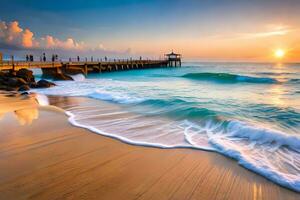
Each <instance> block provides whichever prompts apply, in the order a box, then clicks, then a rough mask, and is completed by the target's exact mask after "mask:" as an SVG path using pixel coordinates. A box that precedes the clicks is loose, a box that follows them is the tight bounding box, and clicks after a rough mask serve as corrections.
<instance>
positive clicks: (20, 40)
mask: <svg viewBox="0 0 300 200" xmlns="http://www.w3.org/2000/svg"><path fill="white" fill-rule="evenodd" d="M0 47H2V48H4V47H5V48H11V49H14V50H18V49H45V50H47V49H62V50H83V49H84V47H85V45H84V43H83V42H80V43H79V42H76V41H75V40H74V39H73V38H67V39H66V40H60V39H58V38H55V37H53V36H51V35H47V36H45V37H42V38H35V37H34V33H33V32H32V31H30V29H28V28H26V29H25V30H24V29H22V28H21V27H20V26H19V22H18V21H13V22H10V23H6V22H4V21H0Z"/></svg>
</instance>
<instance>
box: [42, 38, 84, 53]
mask: <svg viewBox="0 0 300 200" xmlns="http://www.w3.org/2000/svg"><path fill="white" fill-rule="evenodd" d="M41 40H42V43H43V44H44V45H43V46H44V47H45V48H46V49H65V50H83V49H84V47H85V45H84V43H83V42H81V43H78V42H76V41H75V40H74V39H73V38H67V39H66V40H65V41H62V40H59V39H57V38H54V37H53V36H50V35H47V36H46V37H44V38H41Z"/></svg>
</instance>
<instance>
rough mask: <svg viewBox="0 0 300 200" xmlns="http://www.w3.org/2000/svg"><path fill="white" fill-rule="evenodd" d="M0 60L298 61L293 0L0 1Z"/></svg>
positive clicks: (298, 23)
mask: <svg viewBox="0 0 300 200" xmlns="http://www.w3.org/2000/svg"><path fill="white" fill-rule="evenodd" d="M0 4H1V6H0V52H3V53H4V54H5V55H12V54H13V55H17V56H19V57H22V56H24V55H25V54H26V53H28V52H29V53H32V54H35V55H40V54H41V53H43V52H46V53H47V54H51V53H57V54H59V55H60V57H64V58H67V57H76V55H82V56H94V57H104V56H108V57H116V58H124V57H137V56H140V55H141V56H143V57H149V58H159V57H162V56H163V55H164V54H165V53H168V52H170V51H172V50H174V51H175V52H178V53H181V54H182V55H183V58H184V59H187V60H203V61H254V62H256V61H264V62H265V61H267V62H268V61H274V60H276V58H275V57H274V52H275V51H276V50H277V49H282V50H284V51H285V57H284V59H285V61H287V62H299V61H300V12H299V10H300V1H299V0H284V1H283V0H263V1H262V0H251V1H249V0H238V1H237V0H172V1H170V0H144V1H142V0H109V1H108V0H106V1H104V0H72V1H63V0H60V1H58V0H51V1H48V0H43V1H40V0H23V1H22V0H1V3H0Z"/></svg>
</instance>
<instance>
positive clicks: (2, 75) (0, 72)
mask: <svg viewBox="0 0 300 200" xmlns="http://www.w3.org/2000/svg"><path fill="white" fill-rule="evenodd" d="M4 77H5V73H4V72H2V71H0V79H2V78H4Z"/></svg>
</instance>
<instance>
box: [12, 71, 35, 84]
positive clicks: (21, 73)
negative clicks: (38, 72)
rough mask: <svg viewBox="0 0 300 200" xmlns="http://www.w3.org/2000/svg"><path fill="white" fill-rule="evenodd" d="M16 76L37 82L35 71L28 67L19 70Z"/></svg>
mask: <svg viewBox="0 0 300 200" xmlns="http://www.w3.org/2000/svg"><path fill="white" fill-rule="evenodd" d="M16 76H17V77H19V78H23V79H24V80H25V81H27V82H29V83H30V82H35V80H34V76H33V72H32V71H31V70H28V69H24V68H23V69H20V70H19V71H17V73H16Z"/></svg>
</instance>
